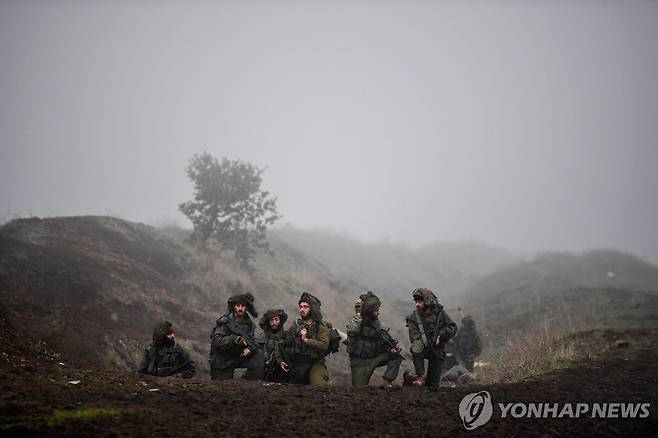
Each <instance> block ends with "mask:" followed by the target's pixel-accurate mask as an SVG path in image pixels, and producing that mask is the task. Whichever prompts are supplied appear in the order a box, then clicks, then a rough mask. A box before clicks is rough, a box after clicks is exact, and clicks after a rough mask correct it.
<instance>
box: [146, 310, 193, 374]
mask: <svg viewBox="0 0 658 438" xmlns="http://www.w3.org/2000/svg"><path fill="white" fill-rule="evenodd" d="M138 371H139V372H140V373H143V374H151V375H154V376H160V377H166V376H172V375H174V374H180V375H181V376H182V377H183V378H185V379H189V378H191V377H192V376H194V372H195V369H194V362H193V361H191V360H190V354H189V353H188V351H187V350H186V349H185V348H183V347H181V346H180V345H178V344H176V334H175V333H174V329H173V325H172V324H171V323H170V322H169V321H165V322H162V323H159V324H158V325H156V326H155V328H154V329H153V342H152V343H151V345H149V346H148V348H147V349H146V350H145V351H144V357H143V359H142V363H141V364H140V366H139V370H138Z"/></svg>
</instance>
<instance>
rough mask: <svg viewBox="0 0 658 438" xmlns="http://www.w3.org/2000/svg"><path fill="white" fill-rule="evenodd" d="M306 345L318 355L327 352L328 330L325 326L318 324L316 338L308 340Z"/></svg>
mask: <svg viewBox="0 0 658 438" xmlns="http://www.w3.org/2000/svg"><path fill="white" fill-rule="evenodd" d="M306 345H308V346H309V347H311V348H313V349H314V350H317V351H319V352H320V353H324V352H325V351H327V349H328V348H329V329H328V328H327V326H326V325H324V324H320V329H319V330H318V338H317V339H310V338H309V339H308V342H307V343H306Z"/></svg>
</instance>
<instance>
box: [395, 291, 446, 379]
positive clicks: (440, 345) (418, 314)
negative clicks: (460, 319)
mask: <svg viewBox="0 0 658 438" xmlns="http://www.w3.org/2000/svg"><path fill="white" fill-rule="evenodd" d="M413 298H414V301H415V303H416V310H415V311H414V312H413V313H412V314H411V315H409V316H407V318H406V320H407V327H408V328H409V341H410V342H411V355H412V358H413V362H414V368H415V371H416V377H415V379H414V381H413V385H414V386H428V387H430V388H438V387H439V381H440V379H441V368H442V366H443V360H444V358H445V351H444V348H445V347H444V346H445V344H446V343H447V342H448V341H449V340H450V338H452V337H453V336H454V335H455V333H456V332H457V324H455V323H454V322H453V321H452V320H451V319H450V317H449V316H448V314H447V313H446V312H445V311H444V310H443V306H442V305H441V304H439V302H438V300H437V298H436V295H434V293H433V292H432V291H431V290H429V289H426V288H418V289H415V290H414V291H413ZM425 359H427V360H428V363H427V377H425Z"/></svg>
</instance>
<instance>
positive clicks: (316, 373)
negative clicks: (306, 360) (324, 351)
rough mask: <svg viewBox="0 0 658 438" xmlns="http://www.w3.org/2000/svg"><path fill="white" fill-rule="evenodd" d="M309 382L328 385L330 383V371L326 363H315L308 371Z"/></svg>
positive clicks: (314, 384)
mask: <svg viewBox="0 0 658 438" xmlns="http://www.w3.org/2000/svg"><path fill="white" fill-rule="evenodd" d="M308 383H309V384H310V385H313V386H327V385H328V384H329V371H327V367H326V365H325V364H324V363H322V362H319V363H315V364H313V366H311V369H310V370H309V371H308Z"/></svg>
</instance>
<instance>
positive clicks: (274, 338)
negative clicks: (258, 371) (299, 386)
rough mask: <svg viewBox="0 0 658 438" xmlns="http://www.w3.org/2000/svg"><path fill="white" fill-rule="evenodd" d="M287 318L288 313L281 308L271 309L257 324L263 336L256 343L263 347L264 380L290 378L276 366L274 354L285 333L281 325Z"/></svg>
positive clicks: (280, 381)
mask: <svg viewBox="0 0 658 438" xmlns="http://www.w3.org/2000/svg"><path fill="white" fill-rule="evenodd" d="M287 320H288V314H287V313H286V312H285V311H284V310H283V309H271V310H268V311H267V312H265V314H264V315H263V317H262V318H261V319H260V322H259V323H258V325H259V326H260V328H261V329H263V336H262V337H259V339H258V340H257V341H258V343H259V344H260V345H261V346H262V348H263V353H264V355H265V380H269V381H270V382H279V383H286V382H288V381H289V380H290V376H289V375H288V373H286V372H284V371H283V370H282V369H281V367H279V366H277V362H276V356H275V355H274V353H275V350H276V348H277V346H278V345H279V342H281V339H283V335H284V333H285V331H284V329H283V325H284V324H285V323H286V321H287Z"/></svg>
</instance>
